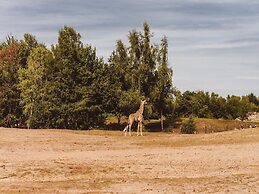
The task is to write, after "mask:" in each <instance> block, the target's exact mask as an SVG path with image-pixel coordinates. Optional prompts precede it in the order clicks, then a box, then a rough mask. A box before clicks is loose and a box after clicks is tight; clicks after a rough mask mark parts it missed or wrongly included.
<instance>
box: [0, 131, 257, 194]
mask: <svg viewBox="0 0 259 194" xmlns="http://www.w3.org/2000/svg"><path fill="white" fill-rule="evenodd" d="M133 135H134V136H132V137H129V136H127V137H124V136H123V134H122V132H120V131H72V130H51V129H49V130H28V129H6V128H0V193H258V192H259V128H254V129H242V130H235V131H228V132H222V133H214V134H194V135H179V134H170V133H145V134H144V135H145V136H143V137H137V136H136V133H134V134H133Z"/></svg>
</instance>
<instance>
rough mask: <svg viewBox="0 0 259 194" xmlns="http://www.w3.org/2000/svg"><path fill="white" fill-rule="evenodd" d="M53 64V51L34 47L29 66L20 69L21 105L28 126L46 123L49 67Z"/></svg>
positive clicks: (33, 126) (35, 126) (39, 125)
mask: <svg viewBox="0 0 259 194" xmlns="http://www.w3.org/2000/svg"><path fill="white" fill-rule="evenodd" d="M52 64H53V56H52V53H51V52H50V51H49V50H47V49H46V48H44V47H38V48H34V49H33V50H32V52H31V53H30V55H29V57H28V66H27V68H21V69H20V70H19V80H20V83H19V89H20V91H21V97H22V98H21V105H22V106H23V112H24V114H25V115H26V118H27V126H28V128H39V127H43V126H44V123H45V119H46V118H45V117H44V116H45V115H46V111H48V110H46V105H47V104H48V100H47V99H46V97H47V93H48V88H47V86H49V85H50V83H48V82H49V81H48V75H49V74H48V73H49V71H48V68H49V67H50V66H51V65H52Z"/></svg>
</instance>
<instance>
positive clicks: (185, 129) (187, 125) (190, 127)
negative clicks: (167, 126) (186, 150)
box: [181, 117, 196, 134]
mask: <svg viewBox="0 0 259 194" xmlns="http://www.w3.org/2000/svg"><path fill="white" fill-rule="evenodd" d="M195 132H196V125H195V123H194V120H193V118H192V117H190V118H189V119H188V120H185V121H184V122H183V124H182V126H181V133H184V134H194V133H195Z"/></svg>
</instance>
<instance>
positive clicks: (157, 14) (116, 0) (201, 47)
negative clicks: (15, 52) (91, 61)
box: [0, 0, 259, 96]
mask: <svg viewBox="0 0 259 194" xmlns="http://www.w3.org/2000/svg"><path fill="white" fill-rule="evenodd" d="M145 21H146V22H148V24H149V25H150V27H151V31H152V32H153V35H154V36H153V38H152V41H153V42H154V43H156V44H158V43H159V42H160V40H161V38H162V37H163V36H164V35H166V36H167V37H168V41H169V63H170V66H171V67H172V69H173V71H174V75H173V85H174V86H175V87H177V88H178V89H179V90H180V91H182V92H184V91H185V90H191V91H197V90H203V91H208V92H215V93H218V94H220V95H222V96H227V95H228V94H230V95H246V94H249V93H251V92H252V93H254V94H255V95H257V96H259V0H217V1H215V0H110V1H108V0H0V24H1V25H0V41H1V42H2V41H4V40H5V37H6V36H7V35H10V34H11V35H13V36H15V37H16V38H17V39H22V37H23V34H24V33H30V34H33V35H35V36H36V38H37V40H38V41H39V42H44V43H46V45H47V46H50V45H51V44H56V43H57V38H58V31H59V30H60V28H62V27H63V26H64V25H68V26H71V27H73V28H75V29H76V30H77V31H78V32H79V33H80V34H81V36H82V41H83V42H84V43H85V44H91V45H92V46H94V47H96V49H97V55H98V56H99V57H101V56H103V57H104V59H105V60H107V58H108V57H109V56H110V54H111V52H112V51H113V50H114V49H115V44H116V40H118V39H122V40H123V41H124V42H125V43H126V44H128V42H127V35H128V34H129V31H131V30H132V29H136V30H138V31H140V30H142V25H143V22H145Z"/></svg>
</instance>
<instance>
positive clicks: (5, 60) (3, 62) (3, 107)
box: [0, 37, 23, 127]
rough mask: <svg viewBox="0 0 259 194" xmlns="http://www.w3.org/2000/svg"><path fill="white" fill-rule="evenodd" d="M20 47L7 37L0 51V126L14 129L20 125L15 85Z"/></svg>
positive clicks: (18, 97)
mask: <svg viewBox="0 0 259 194" xmlns="http://www.w3.org/2000/svg"><path fill="white" fill-rule="evenodd" d="M19 50H20V45H19V42H18V41H17V40H15V39H14V38H13V37H8V38H7V40H6V42H5V43H3V44H2V48H1V50H0V125H1V126H5V127H14V126H18V125H19V124H22V120H23V118H22V108H21V106H20V105H19V100H20V92H19V90H18V87H17V84H18V82H19V80H18V74H17V71H18V69H19V67H20V64H19Z"/></svg>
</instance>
